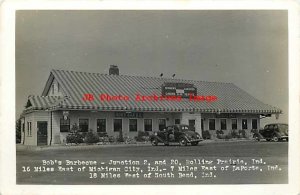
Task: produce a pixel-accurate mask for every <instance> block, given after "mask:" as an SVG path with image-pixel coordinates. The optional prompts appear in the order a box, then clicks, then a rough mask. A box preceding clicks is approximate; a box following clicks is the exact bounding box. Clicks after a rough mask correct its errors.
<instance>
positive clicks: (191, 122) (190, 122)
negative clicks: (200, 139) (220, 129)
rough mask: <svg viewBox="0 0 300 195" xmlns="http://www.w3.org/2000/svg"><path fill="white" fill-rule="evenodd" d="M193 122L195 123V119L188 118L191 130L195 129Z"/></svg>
mask: <svg viewBox="0 0 300 195" xmlns="http://www.w3.org/2000/svg"><path fill="white" fill-rule="evenodd" d="M195 124H196V121H195V120H189V129H190V130H191V131H195Z"/></svg>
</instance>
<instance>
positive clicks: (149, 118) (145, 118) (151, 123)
mask: <svg viewBox="0 0 300 195" xmlns="http://www.w3.org/2000/svg"><path fill="white" fill-rule="evenodd" d="M145 120H151V131H153V119H152V118H144V120H143V123H144V125H143V126H144V132H151V131H147V130H146V126H145Z"/></svg>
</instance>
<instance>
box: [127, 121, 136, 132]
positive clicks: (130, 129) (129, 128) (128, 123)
mask: <svg viewBox="0 0 300 195" xmlns="http://www.w3.org/2000/svg"><path fill="white" fill-rule="evenodd" d="M131 120H135V121H136V129H135V130H134V131H133V130H131V129H130V121H131ZM128 130H129V132H137V131H138V119H137V118H130V119H128Z"/></svg>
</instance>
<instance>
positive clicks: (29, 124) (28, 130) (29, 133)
mask: <svg viewBox="0 0 300 195" xmlns="http://www.w3.org/2000/svg"><path fill="white" fill-rule="evenodd" d="M27 136H32V133H31V122H27Z"/></svg>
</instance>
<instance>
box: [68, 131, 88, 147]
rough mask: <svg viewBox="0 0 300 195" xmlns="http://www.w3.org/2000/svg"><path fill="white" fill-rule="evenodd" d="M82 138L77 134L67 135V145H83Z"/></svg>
mask: <svg viewBox="0 0 300 195" xmlns="http://www.w3.org/2000/svg"><path fill="white" fill-rule="evenodd" d="M83 138H84V137H83V136H82V135H81V134H80V133H78V132H73V133H69V134H68V135H67V137H66V141H67V143H76V144H78V143H83Z"/></svg>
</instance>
